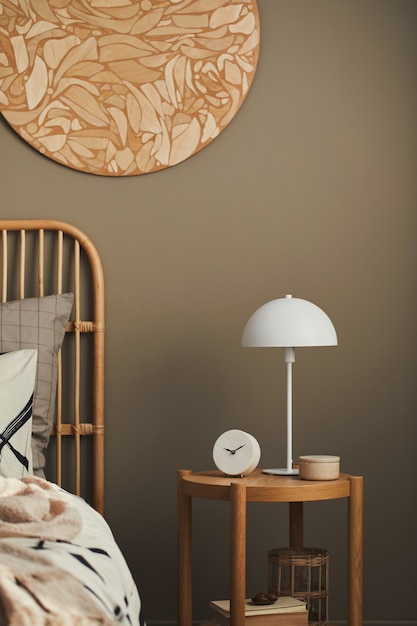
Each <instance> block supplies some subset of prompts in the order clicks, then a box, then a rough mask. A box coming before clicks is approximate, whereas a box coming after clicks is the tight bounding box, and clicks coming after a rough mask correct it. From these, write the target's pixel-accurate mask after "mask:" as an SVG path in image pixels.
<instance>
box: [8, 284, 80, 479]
mask: <svg viewBox="0 0 417 626" xmlns="http://www.w3.org/2000/svg"><path fill="white" fill-rule="evenodd" d="M72 303H73V295H72V294H71V293H67V294H60V295H53V296H46V297H44V298H25V299H23V300H13V301H10V302H5V303H3V304H0V352H11V351H13V350H20V349H21V348H32V349H36V350H38V363H37V374H36V386H35V399H34V409H33V424H32V455H33V469H34V472H35V473H36V472H37V471H39V470H40V471H42V470H43V468H44V467H45V457H44V455H43V450H44V449H45V448H46V447H47V445H48V443H49V438H50V434H51V429H52V425H53V421H54V415H55V394H56V382H57V355H58V352H59V350H60V349H61V346H62V342H63V340H64V336H65V329H66V325H67V322H68V319H69V316H70V313H71V309H72Z"/></svg>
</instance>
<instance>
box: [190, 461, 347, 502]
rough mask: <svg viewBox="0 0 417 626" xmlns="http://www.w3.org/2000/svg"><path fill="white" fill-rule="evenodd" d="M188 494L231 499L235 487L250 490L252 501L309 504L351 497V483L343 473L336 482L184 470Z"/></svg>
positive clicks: (256, 472) (257, 470) (211, 498)
mask: <svg viewBox="0 0 417 626" xmlns="http://www.w3.org/2000/svg"><path fill="white" fill-rule="evenodd" d="M179 473H180V476H181V483H180V484H181V489H182V491H183V493H184V494H186V495H189V496H192V497H196V498H204V499H208V500H230V497H231V489H232V487H231V486H232V484H241V485H244V486H245V489H246V500H247V501H248V502H308V501H317V500H334V499H337V498H346V497H348V496H349V495H350V489H351V480H350V476H349V475H348V474H340V475H339V477H338V478H337V479H335V480H302V479H301V478H300V477H299V476H276V475H271V474H264V473H263V472H262V469H259V468H258V469H256V470H255V471H253V472H252V473H251V474H249V475H248V476H243V477H237V476H225V475H224V474H222V473H221V472H220V471H218V470H207V471H201V472H192V471H191V470H180V472H179Z"/></svg>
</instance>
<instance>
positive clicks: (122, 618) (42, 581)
mask: <svg viewBox="0 0 417 626" xmlns="http://www.w3.org/2000/svg"><path fill="white" fill-rule="evenodd" d="M35 481H36V483H37V484H35V485H34V487H33V489H37V488H38V487H41V488H42V489H43V490H44V491H45V492H46V493H49V489H51V491H52V494H53V495H52V499H53V502H54V504H53V506H54V508H55V509H58V513H57V514H56V511H55V510H54V513H53V515H49V516H48V515H46V514H45V513H42V515H43V516H44V518H45V520H46V525H48V523H50V522H51V518H52V521H53V522H54V523H55V521H56V519H58V518H59V517H63V518H65V519H64V521H65V523H66V526H64V528H65V532H64V533H63V539H61V538H60V536H59V531H57V530H56V526H57V524H55V526H54V525H51V529H52V530H51V533H52V537H51V536H50V535H48V534H45V535H44V536H43V534H42V533H43V531H38V530H37V526H36V524H38V520H37V519H35V521H33V520H32V519H29V518H30V515H31V514H27V513H26V512H25V519H22V520H17V521H16V515H15V513H14V512H13V514H12V515H11V517H12V518H13V519H11V523H9V520H8V519H7V517H8V509H9V507H8V506H6V505H7V497H9V498H10V496H7V497H2V493H1V489H0V515H1V518H0V604H1V605H2V610H1V611H0V626H3V624H5V625H7V624H11V623H13V624H16V625H17V626H26V624H27V625H28V626H29V625H30V626H35V625H36V626H38V624H39V626H43V625H45V626H49V624H51V625H53V626H58V624H59V625H61V624H62V626H84V625H85V626H90V625H96V624H97V625H99V624H100V625H103V626H108V625H109V624H121V625H123V626H139V624H140V623H142V620H141V618H140V612H141V603H140V597H139V593H138V590H137V588H136V585H135V582H134V580H133V578H132V575H131V573H130V570H129V568H128V566H127V563H126V561H125V559H124V557H123V555H122V553H121V551H120V549H119V547H118V546H117V544H116V541H115V539H114V537H113V534H112V532H111V530H110V527H109V526H108V524H107V522H106V521H105V520H104V518H103V517H102V516H101V515H100V514H99V513H97V511H95V510H94V509H93V508H92V507H90V506H89V505H88V504H87V503H86V502H85V501H84V500H82V499H81V498H78V497H77V496H74V495H72V494H70V493H68V492H65V491H63V490H60V489H57V488H56V486H52V484H51V483H48V484H47V483H46V481H40V480H39V479H37V480H36V479H35ZM3 485H4V483H3ZM30 487H31V486H30ZM32 495H33V494H32ZM35 495H36V496H37V497H36V502H38V501H41V500H42V497H43V494H40V496H39V495H38V494H36V492H35ZM11 497H12V499H10V503H11V504H12V505H14V503H15V502H16V496H14V499H13V494H12V496H11ZM57 503H58V504H57ZM11 508H13V506H12V507H11ZM51 510H52V505H51ZM36 515H37V513H36ZM30 524H32V527H33V528H35V530H33V528H30V530H29V531H28V534H29V535H30V536H14V532H13V527H15V528H16V529H17V530H16V533H17V535H19V534H20V532H21V531H20V530H19V526H20V527H23V526H24V525H29V526H30ZM34 524H35V525H34ZM38 525H39V524H38ZM29 526H28V527H29ZM9 527H10V528H11V530H9ZM69 527H73V528H74V531H73V532H71V531H67V528H69ZM25 534H27V533H26V531H25V532H24V533H23V535H25ZM75 599H77V602H75ZM31 620H32V621H31Z"/></svg>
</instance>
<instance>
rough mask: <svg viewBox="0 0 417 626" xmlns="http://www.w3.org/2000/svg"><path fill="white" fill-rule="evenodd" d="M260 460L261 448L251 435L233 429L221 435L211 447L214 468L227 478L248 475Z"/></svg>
mask: <svg viewBox="0 0 417 626" xmlns="http://www.w3.org/2000/svg"><path fill="white" fill-rule="evenodd" d="M260 458H261V448H260V446H259V443H258V442H257V440H256V439H255V437H254V436H253V435H250V434H249V433H246V432H245V431H243V430H238V429H233V430H227V431H226V432H224V433H222V434H221V435H220V436H219V437H218V438H217V439H216V441H215V443H214V446H213V460H214V463H215V465H216V467H217V468H218V469H219V470H220V471H221V472H223V473H224V474H226V475H227V476H243V475H245V474H250V473H251V472H253V470H254V469H255V468H256V467H257V465H258V463H259V461H260Z"/></svg>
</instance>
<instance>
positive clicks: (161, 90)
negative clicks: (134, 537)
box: [0, 0, 259, 176]
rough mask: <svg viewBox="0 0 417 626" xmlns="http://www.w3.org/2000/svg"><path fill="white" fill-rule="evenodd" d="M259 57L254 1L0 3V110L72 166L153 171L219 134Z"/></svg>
mask: <svg viewBox="0 0 417 626" xmlns="http://www.w3.org/2000/svg"><path fill="white" fill-rule="evenodd" d="M258 55H259V14H258V8H257V4H256V0H140V1H133V0H1V1H0V111H1V113H2V115H3V116H4V118H5V119H6V120H7V122H8V123H9V124H10V125H11V126H12V128H13V129H14V130H15V131H16V132H17V133H19V135H20V136H21V137H22V138H23V139H24V140H25V141H27V142H28V143H29V144H30V145H31V146H33V147H34V148H36V150H38V151H39V152H41V153H42V154H44V155H45V156H47V157H49V158H51V159H53V160H55V161H57V162H59V163H61V164H63V165H66V166H68V167H70V168H73V169H77V170H80V171H83V172H89V173H92V174H99V175H105V176H130V175H136V174H144V173H147V172H154V171H157V170H161V169H164V168H166V167H170V166H172V165H175V164H177V163H180V162H181V161H184V160H185V159H187V158H188V157H190V156H191V155H193V154H195V153H196V152H198V151H199V150H201V149H202V148H204V147H205V146H207V145H208V144H209V143H210V142H211V141H213V139H215V138H216V137H217V136H218V135H219V133H221V132H222V130H223V129H224V128H225V127H226V126H227V125H228V124H229V122H230V121H231V120H232V119H233V117H234V116H235V115H236V113H237V112H238V110H239V108H240V107H241V105H242V102H243V101H244V99H245V97H246V95H247V93H248V90H249V88H250V86H251V83H252V80H253V77H254V74H255V70H256V65H257V61H258Z"/></svg>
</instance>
